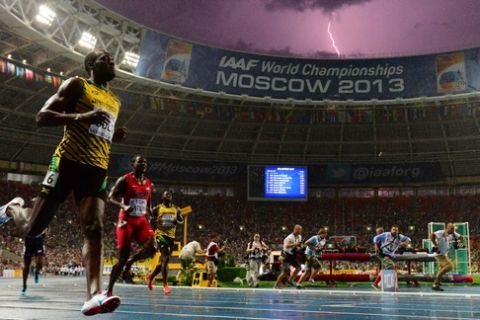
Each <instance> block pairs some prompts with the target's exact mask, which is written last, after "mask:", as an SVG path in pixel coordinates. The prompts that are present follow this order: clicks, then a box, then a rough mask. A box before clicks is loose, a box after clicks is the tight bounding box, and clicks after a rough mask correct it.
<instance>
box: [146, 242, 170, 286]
mask: <svg viewBox="0 0 480 320" xmlns="http://www.w3.org/2000/svg"><path fill="white" fill-rule="evenodd" d="M160 253H161V255H160V263H159V264H157V266H156V267H155V270H153V272H152V273H151V274H150V279H152V280H153V279H155V277H156V276H157V275H158V274H159V273H160V272H162V277H163V278H164V279H163V284H164V285H165V284H166V283H167V279H166V276H167V273H168V260H169V258H170V250H169V249H168V248H166V247H161V248H160Z"/></svg>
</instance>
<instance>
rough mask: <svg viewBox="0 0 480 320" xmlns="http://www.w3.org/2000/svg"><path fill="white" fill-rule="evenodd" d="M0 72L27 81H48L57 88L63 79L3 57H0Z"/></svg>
mask: <svg viewBox="0 0 480 320" xmlns="http://www.w3.org/2000/svg"><path fill="white" fill-rule="evenodd" d="M0 73H1V74H4V75H6V76H9V77H17V78H22V79H26V80H27V81H35V82H46V83H50V84H51V85H52V86H53V87H54V88H58V87H59V86H60V84H61V83H62V81H63V80H62V78H61V77H59V76H56V75H53V74H51V73H49V72H43V71H39V70H36V69H33V68H29V67H27V66H24V65H22V64H19V63H15V62H12V61H10V60H6V59H3V58H0Z"/></svg>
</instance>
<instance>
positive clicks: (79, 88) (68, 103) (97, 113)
mask: <svg viewBox="0 0 480 320" xmlns="http://www.w3.org/2000/svg"><path fill="white" fill-rule="evenodd" d="M82 93H83V83H82V80H81V79H79V78H70V79H68V80H67V81H65V82H64V83H63V84H62V85H61V86H60V88H59V89H58V91H57V93H55V94H54V95H53V96H51V97H50V98H49V99H48V100H47V102H45V104H44V105H43V107H42V109H40V111H39V112H38V113H37V116H36V118H35V119H36V122H37V126H39V127H43V126H63V125H68V124H72V123H74V122H76V121H85V122H87V123H96V124H98V123H106V124H108V123H109V121H110V120H109V116H108V114H107V113H106V112H104V111H101V110H93V111H89V112H85V113H72V111H71V110H74V109H75V105H76V103H77V101H78V99H80V97H81V95H82ZM69 111H70V112H69Z"/></svg>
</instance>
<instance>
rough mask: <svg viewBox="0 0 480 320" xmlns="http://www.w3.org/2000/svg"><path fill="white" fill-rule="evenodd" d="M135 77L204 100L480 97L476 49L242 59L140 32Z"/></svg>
mask: <svg viewBox="0 0 480 320" xmlns="http://www.w3.org/2000/svg"><path fill="white" fill-rule="evenodd" d="M136 74H137V75H138V76H142V77H146V78H151V79H154V80H160V81H164V82H168V83H173V84H179V85H182V86H185V87H189V88H194V89H196V88H198V89H203V90H207V91H211V92H225V93H227V94H236V95H242V94H245V95H249V96H254V97H271V98H277V99H288V98H293V99H297V100H306V99H311V100H314V101H315V100H326V99H328V100H349V99H352V100H371V99H378V100H386V99H397V98H417V97H428V96H439V95H445V94H451V93H464V92H470V91H477V90H479V89H480V48H474V49H467V50H461V51H457V52H451V53H441V54H431V55H419V56H411V57H398V58H384V59H342V60H318V59H299V58H288V57H277V56H268V55H260V54H249V53H243V52H237V51H231V50H224V49H217V48H212V47H208V46H204V45H199V44H194V43H189V42H186V41H183V40H179V39H176V38H172V37H169V36H167V35H165V34H162V33H159V32H156V31H152V30H150V31H148V32H147V33H146V34H145V37H144V39H143V41H142V44H141V49H140V61H139V63H138V65H137V68H136Z"/></svg>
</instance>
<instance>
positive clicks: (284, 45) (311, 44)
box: [97, 0, 480, 58]
mask: <svg viewBox="0 0 480 320" xmlns="http://www.w3.org/2000/svg"><path fill="white" fill-rule="evenodd" d="M97 2H99V3H100V4H102V5H104V6H106V7H108V8H110V9H111V10H113V11H115V12H117V13H118V14H120V15H123V16H125V17H128V18H130V19H132V20H134V21H137V22H139V23H141V24H143V25H146V26H148V27H150V28H153V29H156V30H159V31H162V32H165V33H167V34H171V35H175V36H178V37H181V38H184V39H188V40H192V41H195V42H200V43H206V44H210V45H212V46H216V47H223V48H229V49H237V50H242V51H250V52H263V53H271V54H275V55H286V56H299V57H319V58H322V57H323V58H324V57H331V58H336V57H337V55H336V53H335V50H334V48H333V47H332V43H331V40H330V38H329V35H328V32H327V26H328V22H329V20H330V19H331V20H332V22H331V31H332V33H333V36H334V39H335V42H336V45H337V47H338V48H339V50H340V53H341V54H342V57H345V58H346V57H365V56H366V57H379V56H396V55H412V54H421V53H432V52H441V51H450V50H457V49H463V48H469V47H478V46H480V1H479V0H135V1H132V0H97Z"/></svg>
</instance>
